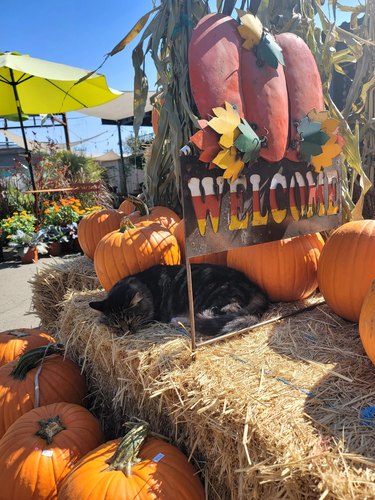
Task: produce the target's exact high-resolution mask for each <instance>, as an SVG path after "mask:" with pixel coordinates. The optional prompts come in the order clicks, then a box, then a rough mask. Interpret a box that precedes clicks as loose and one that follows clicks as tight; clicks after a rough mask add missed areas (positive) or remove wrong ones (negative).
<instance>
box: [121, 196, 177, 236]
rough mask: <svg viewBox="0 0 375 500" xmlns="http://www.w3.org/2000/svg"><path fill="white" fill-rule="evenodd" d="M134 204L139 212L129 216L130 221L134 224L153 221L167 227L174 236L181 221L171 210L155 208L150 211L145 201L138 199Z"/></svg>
mask: <svg viewBox="0 0 375 500" xmlns="http://www.w3.org/2000/svg"><path fill="white" fill-rule="evenodd" d="M133 203H134V204H136V206H137V210H136V211H135V212H133V213H132V214H130V215H129V219H130V220H131V221H132V222H133V224H137V223H138V222H143V221H145V220H151V221H153V222H157V223H159V224H161V225H162V226H164V227H166V228H167V229H168V230H169V231H170V232H171V233H172V234H173V232H174V229H175V227H176V226H177V224H178V223H179V222H180V220H181V219H180V217H179V216H178V215H177V214H176V213H175V212H174V211H173V210H171V209H170V208H167V207H154V208H151V209H150V208H148V206H147V205H146V203H145V202H144V201H142V200H140V199H138V198H135V199H134V202H133Z"/></svg>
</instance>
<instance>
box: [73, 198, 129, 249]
mask: <svg viewBox="0 0 375 500" xmlns="http://www.w3.org/2000/svg"><path fill="white" fill-rule="evenodd" d="M123 216H124V214H122V213H121V212H119V211H118V210H115V209H114V208H105V209H103V210H97V211H96V212H92V213H91V214H88V215H85V217H83V218H82V219H81V220H80V222H79V224H78V229H77V235H78V242H79V244H80V246H81V248H82V251H83V253H84V254H85V255H86V256H87V257H88V258H89V259H93V258H94V253H95V248H96V245H97V244H98V243H99V241H100V240H101V239H102V238H103V236H105V235H106V234H108V233H110V232H111V231H114V230H115V229H118V228H119V227H120V222H121V219H122V218H123Z"/></svg>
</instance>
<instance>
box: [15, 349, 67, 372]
mask: <svg viewBox="0 0 375 500" xmlns="http://www.w3.org/2000/svg"><path fill="white" fill-rule="evenodd" d="M63 352H64V346H63V344H57V343H54V344H47V345H43V346H41V347H36V348H35V349H30V351H27V352H26V353H25V354H24V355H23V356H21V357H20V359H19V360H18V362H17V363H16V365H15V367H14V368H13V370H12V371H11V375H12V376H13V377H14V378H15V379H18V380H24V378H25V377H26V375H27V373H28V372H29V371H30V370H32V369H33V368H35V367H36V365H37V364H38V363H39V362H40V361H42V360H43V359H44V358H45V357H47V356H51V355H52V354H63Z"/></svg>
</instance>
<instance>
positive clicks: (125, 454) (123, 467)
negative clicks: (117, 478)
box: [108, 422, 150, 477]
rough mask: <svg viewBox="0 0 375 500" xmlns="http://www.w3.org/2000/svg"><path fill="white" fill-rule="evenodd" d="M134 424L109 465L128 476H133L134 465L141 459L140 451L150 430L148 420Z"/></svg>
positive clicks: (110, 468) (110, 467)
mask: <svg viewBox="0 0 375 500" xmlns="http://www.w3.org/2000/svg"><path fill="white" fill-rule="evenodd" d="M132 425H133V428H132V429H131V430H130V431H129V432H128V433H127V434H126V435H125V436H124V437H123V439H122V441H121V442H120V444H119V445H118V447H117V450H116V452H115V454H114V455H113V457H112V458H111V459H110V461H109V464H110V465H109V467H108V469H109V470H120V471H122V472H123V473H124V474H125V476H126V477H129V476H131V473H132V467H133V465H134V464H136V463H138V462H140V461H141V459H140V458H139V457H138V453H139V450H140V448H141V446H142V445H143V443H144V440H145V439H146V437H147V435H148V433H149V431H150V429H149V425H148V424H147V423H146V422H142V423H136V424H132Z"/></svg>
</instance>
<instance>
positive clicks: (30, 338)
mask: <svg viewBox="0 0 375 500" xmlns="http://www.w3.org/2000/svg"><path fill="white" fill-rule="evenodd" d="M51 342H55V340H54V338H53V337H51V335H49V334H48V333H47V332H45V331H44V330H40V329H39V328H17V329H15V330H6V331H4V332H1V333H0V366H3V365H6V364H7V363H9V362H10V361H14V360H15V359H17V358H19V357H20V356H22V354H24V353H25V352H26V351H29V350H30V349H33V348H34V347H39V346H41V345H45V344H49V343H51Z"/></svg>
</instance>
